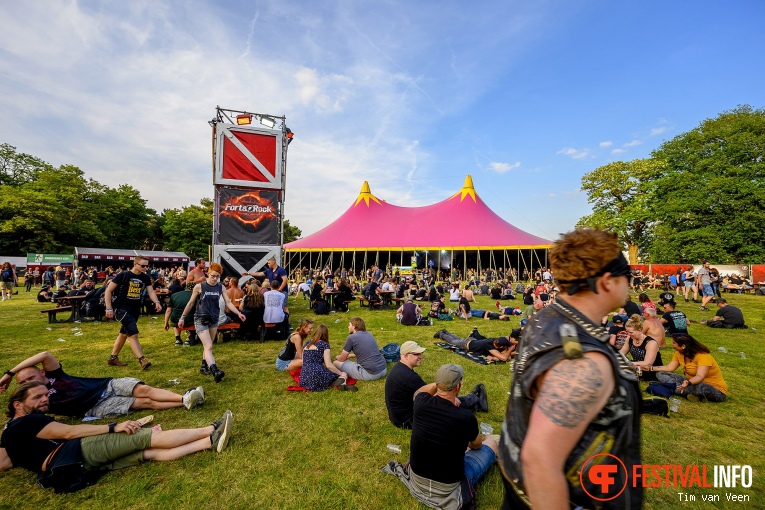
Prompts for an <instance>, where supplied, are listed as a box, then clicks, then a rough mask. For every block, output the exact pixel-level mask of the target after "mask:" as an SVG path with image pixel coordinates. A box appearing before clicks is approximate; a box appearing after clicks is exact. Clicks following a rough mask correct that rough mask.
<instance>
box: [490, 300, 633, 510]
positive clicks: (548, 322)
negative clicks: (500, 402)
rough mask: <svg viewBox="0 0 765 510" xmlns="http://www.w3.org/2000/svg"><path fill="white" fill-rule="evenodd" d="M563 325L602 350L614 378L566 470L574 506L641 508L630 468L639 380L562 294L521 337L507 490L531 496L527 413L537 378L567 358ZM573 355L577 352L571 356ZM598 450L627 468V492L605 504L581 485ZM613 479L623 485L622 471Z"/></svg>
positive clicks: (509, 424)
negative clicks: (525, 455)
mask: <svg viewBox="0 0 765 510" xmlns="http://www.w3.org/2000/svg"><path fill="white" fill-rule="evenodd" d="M563 324H571V325H573V326H575V328H576V333H577V338H576V340H578V343H579V345H578V347H580V348H581V351H583V352H600V353H603V354H605V355H606V356H607V357H608V359H609V360H611V366H612V368H613V375H614V381H615V385H614V391H613V393H612V394H611V396H610V398H609V399H608V402H607V403H606V405H605V406H604V407H603V409H602V410H601V411H600V413H599V414H598V415H597V416H596V417H595V419H594V420H593V421H592V422H591V423H590V425H589V426H588V427H587V429H585V432H584V434H583V435H582V438H581V439H580V440H579V443H577V445H576V446H574V449H573V450H572V451H571V453H570V455H569V456H568V459H567V460H566V464H565V467H564V474H565V476H566V479H567V481H568V489H569V501H570V502H571V506H572V508H573V507H576V506H582V507H584V508H614V509H616V508H618V509H630V508H633V509H634V508H641V505H642V497H643V496H642V486H641V481H640V480H639V481H638V483H637V485H638V487H632V482H633V480H632V466H633V465H637V464H640V388H639V386H638V383H637V378H636V377H635V374H634V373H633V372H631V371H630V370H629V368H628V363H629V362H628V361H627V359H626V358H625V357H624V356H623V355H622V354H621V353H619V352H616V351H615V350H614V349H613V348H612V347H611V345H610V344H609V343H608V333H605V332H604V331H603V329H602V328H600V327H599V326H598V325H596V324H594V323H592V322H591V321H590V320H589V319H587V318H586V317H584V316H583V315H582V314H580V313H579V312H578V311H577V310H576V309H574V308H573V307H572V306H570V305H569V304H567V303H566V302H565V301H563V300H562V299H560V297H559V298H558V300H557V302H556V303H553V304H552V305H550V306H549V307H547V308H545V309H543V310H540V311H539V312H537V313H536V314H535V315H534V317H532V318H531V320H530V321H529V323H528V324H527V325H526V327H525V328H524V329H523V334H522V335H521V341H520V345H519V349H518V352H519V355H518V357H517V358H516V361H515V364H514V367H513V368H514V372H513V380H512V383H511V388H510V389H511V396H510V399H509V400H508V403H507V412H506V414H505V423H504V425H503V427H502V441H501V444H500V459H499V460H500V467H501V469H502V474H503V476H504V477H505V481H506V484H505V485H506V490H508V491H510V490H512V491H514V492H515V495H516V496H517V498H518V499H520V500H522V501H524V502H525V503H526V504H527V505H528V504H529V500H528V496H527V495H526V494H525V491H526V488H525V484H524V480H523V467H522V465H521V451H520V449H521V447H522V446H523V441H524V439H525V437H526V433H527V431H528V425H529V416H530V414H531V409H532V407H533V405H534V399H533V398H531V395H532V390H533V387H534V382H535V381H536V380H537V378H538V377H539V376H541V375H542V374H544V373H545V372H547V370H549V369H550V368H551V367H552V366H553V365H555V364H556V363H557V362H558V361H560V360H562V359H564V358H566V357H567V354H566V352H565V351H564V348H563V345H562V340H561V335H560V327H561V325H563ZM574 344H576V342H574ZM568 347H571V346H570V345H569V346H568ZM574 347H577V346H574ZM574 350H576V349H574ZM570 352H572V351H570ZM569 356H570V357H574V356H576V355H575V354H569ZM598 453H609V454H612V455H615V456H616V457H618V458H619V459H620V460H621V461H622V462H623V463H624V465H625V466H626V469H627V475H626V476H627V486H626V488H625V490H624V492H622V493H621V495H620V496H619V497H617V498H615V499H613V500H610V501H607V502H600V501H595V500H593V499H592V498H590V497H589V496H588V495H587V494H586V493H585V491H584V490H583V488H582V485H581V483H580V477H579V475H580V471H581V467H582V465H583V464H584V463H585V462H586V461H587V460H588V459H589V458H590V457H592V455H594V454H598ZM605 459H606V460H605V461H604V462H603V464H618V463H617V461H616V460H615V459H613V458H611V457H605ZM615 478H616V484H617V486H622V485H623V484H624V472H623V470H622V469H620V470H619V471H618V472H617V476H616V477H615ZM583 480H584V482H585V487H586V488H587V490H588V491H589V492H590V493H591V494H600V493H599V492H596V489H595V487H593V486H592V485H591V484H590V482H589V479H588V477H587V476H584V477H583Z"/></svg>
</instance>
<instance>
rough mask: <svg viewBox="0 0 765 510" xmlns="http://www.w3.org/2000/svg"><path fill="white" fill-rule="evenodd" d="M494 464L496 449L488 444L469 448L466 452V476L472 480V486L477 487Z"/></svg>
mask: <svg viewBox="0 0 765 510" xmlns="http://www.w3.org/2000/svg"><path fill="white" fill-rule="evenodd" d="M492 464H494V450H492V449H491V448H489V447H488V446H486V445H483V446H481V448H480V449H478V450H469V451H468V452H466V453H465V477H466V478H467V479H468V480H469V481H470V486H471V487H473V488H474V489H475V486H476V485H477V484H478V481H479V480H480V479H481V477H483V475H485V474H486V472H487V471H488V470H489V468H490V467H491V465H492Z"/></svg>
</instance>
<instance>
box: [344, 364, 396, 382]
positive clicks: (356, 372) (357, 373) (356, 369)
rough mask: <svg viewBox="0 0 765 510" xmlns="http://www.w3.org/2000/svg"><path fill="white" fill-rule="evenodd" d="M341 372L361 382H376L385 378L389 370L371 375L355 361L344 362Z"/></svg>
mask: <svg viewBox="0 0 765 510" xmlns="http://www.w3.org/2000/svg"><path fill="white" fill-rule="evenodd" d="M340 370H342V371H343V372H345V373H346V374H348V376H349V377H353V378H354V379H358V380H359V381H375V380H377V379H380V378H382V377H385V374H386V372H387V371H388V369H387V368H385V369H384V370H383V371H382V372H380V373H379V374H370V373H369V372H368V371H367V370H366V369H365V368H364V367H362V366H361V365H359V364H358V363H356V362H355V361H345V362H343V364H342V365H341V367H340Z"/></svg>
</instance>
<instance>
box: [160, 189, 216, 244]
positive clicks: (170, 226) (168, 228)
mask: <svg viewBox="0 0 765 510" xmlns="http://www.w3.org/2000/svg"><path fill="white" fill-rule="evenodd" d="M213 206H214V203H213V201H212V200H211V199H209V198H203V199H202V200H201V201H200V203H199V205H190V206H187V207H183V208H181V209H166V210H165V211H164V214H163V216H164V225H162V232H163V234H164V237H165V241H164V248H165V249H166V250H170V251H182V252H184V253H185V254H186V255H188V256H189V257H191V258H195V257H199V256H204V257H206V256H207V248H208V246H209V245H210V242H211V241H212V229H213Z"/></svg>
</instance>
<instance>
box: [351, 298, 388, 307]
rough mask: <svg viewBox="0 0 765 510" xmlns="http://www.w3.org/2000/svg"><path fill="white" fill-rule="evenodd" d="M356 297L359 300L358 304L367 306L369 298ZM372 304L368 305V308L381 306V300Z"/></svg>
mask: <svg viewBox="0 0 765 510" xmlns="http://www.w3.org/2000/svg"><path fill="white" fill-rule="evenodd" d="M356 299H358V300H359V306H369V300H368V299H367V298H365V297H364V296H356ZM372 305H373V306H372V307H370V310H373V309H375V308H379V307H381V306H382V301H375V302H373V303H372Z"/></svg>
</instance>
